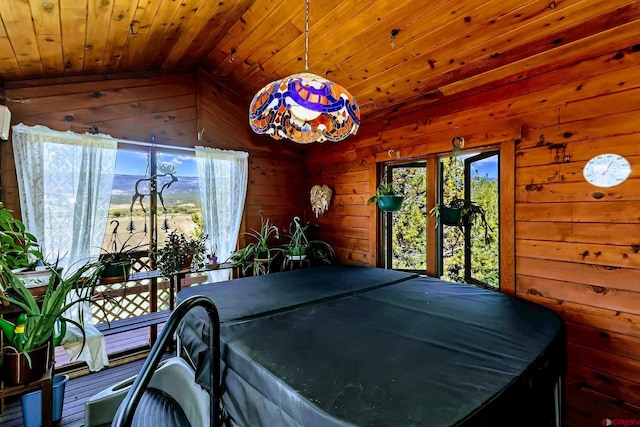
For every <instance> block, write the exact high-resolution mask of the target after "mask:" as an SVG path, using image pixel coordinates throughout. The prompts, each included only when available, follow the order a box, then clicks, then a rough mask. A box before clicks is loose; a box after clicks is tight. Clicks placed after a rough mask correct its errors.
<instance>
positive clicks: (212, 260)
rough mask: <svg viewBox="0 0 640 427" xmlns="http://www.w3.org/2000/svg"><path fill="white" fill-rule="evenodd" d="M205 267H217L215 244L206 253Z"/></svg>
mask: <svg viewBox="0 0 640 427" xmlns="http://www.w3.org/2000/svg"><path fill="white" fill-rule="evenodd" d="M207 265H208V266H210V267H215V266H217V265H218V246H217V245H216V244H215V243H214V244H213V246H212V247H211V248H210V249H209V252H207Z"/></svg>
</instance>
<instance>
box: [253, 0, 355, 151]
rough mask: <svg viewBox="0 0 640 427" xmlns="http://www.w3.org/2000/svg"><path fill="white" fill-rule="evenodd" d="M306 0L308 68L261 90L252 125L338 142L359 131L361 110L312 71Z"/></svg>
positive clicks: (280, 134)
mask: <svg viewBox="0 0 640 427" xmlns="http://www.w3.org/2000/svg"><path fill="white" fill-rule="evenodd" d="M305 1H306V8H305V11H306V13H305V28H304V34H305V40H304V41H305V45H304V67H305V71H304V72H302V73H296V74H292V75H290V76H288V77H285V78H283V79H281V80H276V81H273V82H271V83H269V84H268V85H266V86H265V87H263V88H262V89H260V90H259V91H258V93H256V95H255V96H254V97H253V100H252V101H251V105H250V107H249V124H250V125H251V128H252V129H253V131H254V132H256V133H266V134H267V135H270V136H271V137H272V138H274V139H280V138H288V139H290V140H292V141H295V142H297V143H300V144H308V143H311V142H316V141H317V142H324V141H333V142H338V141H342V140H343V139H345V138H346V137H347V136H349V135H351V134H354V135H355V134H356V132H357V131H358V127H359V126H360V109H359V108H358V103H357V102H356V100H355V99H354V98H353V96H351V94H350V93H349V92H348V91H347V90H346V89H345V88H343V87H342V86H340V85H339V84H337V83H334V82H332V81H330V80H327V79H325V78H323V77H320V76H318V75H316V74H313V73H310V72H309V0H305Z"/></svg>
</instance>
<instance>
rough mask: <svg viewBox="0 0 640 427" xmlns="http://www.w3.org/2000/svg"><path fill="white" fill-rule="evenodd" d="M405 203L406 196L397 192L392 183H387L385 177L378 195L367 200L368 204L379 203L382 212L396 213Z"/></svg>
mask: <svg viewBox="0 0 640 427" xmlns="http://www.w3.org/2000/svg"><path fill="white" fill-rule="evenodd" d="M403 201H404V195H402V194H401V193H400V192H399V191H398V190H396V189H395V187H394V186H393V184H392V183H387V182H386V177H385V176H383V177H382V179H381V180H380V184H379V185H378V188H377V189H376V194H374V195H373V196H371V197H370V198H369V199H368V200H367V204H371V203H377V204H378V208H380V210H381V211H385V212H395V211H399V210H400V208H401V207H402V202H403Z"/></svg>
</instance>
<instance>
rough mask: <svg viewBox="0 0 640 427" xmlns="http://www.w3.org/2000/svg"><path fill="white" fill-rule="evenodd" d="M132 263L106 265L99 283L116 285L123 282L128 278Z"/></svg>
mask: <svg viewBox="0 0 640 427" xmlns="http://www.w3.org/2000/svg"><path fill="white" fill-rule="evenodd" d="M132 265H133V262H132V261H130V260H128V261H119V262H114V263H110V264H108V265H107V266H106V267H105V268H104V270H103V271H102V275H101V276H100V282H101V283H118V282H125V281H126V280H127V278H128V277H129V273H130V272H131V266H132Z"/></svg>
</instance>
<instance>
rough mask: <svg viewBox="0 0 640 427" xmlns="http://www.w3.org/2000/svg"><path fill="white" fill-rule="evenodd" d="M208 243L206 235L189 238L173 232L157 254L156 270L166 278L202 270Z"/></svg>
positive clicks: (175, 231)
mask: <svg viewBox="0 0 640 427" xmlns="http://www.w3.org/2000/svg"><path fill="white" fill-rule="evenodd" d="M206 241H207V235H205V234H199V235H198V236H195V237H187V235H186V234H185V233H182V232H180V231H178V230H172V231H171V233H169V234H168V235H167V237H166V239H165V240H164V245H163V246H162V247H161V248H160V249H158V250H157V251H156V253H155V255H156V268H157V269H158V271H160V274H162V275H163V276H165V277H169V276H170V275H172V274H175V273H176V272H178V271H181V270H187V269H190V268H196V269H199V268H202V267H203V266H204V256H205V253H206V251H207V246H206Z"/></svg>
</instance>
